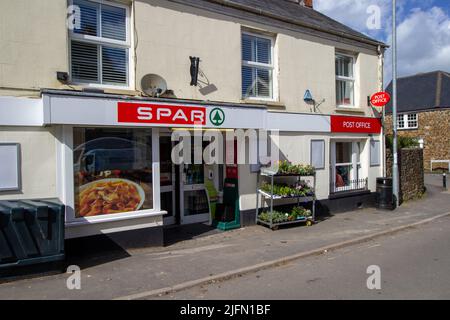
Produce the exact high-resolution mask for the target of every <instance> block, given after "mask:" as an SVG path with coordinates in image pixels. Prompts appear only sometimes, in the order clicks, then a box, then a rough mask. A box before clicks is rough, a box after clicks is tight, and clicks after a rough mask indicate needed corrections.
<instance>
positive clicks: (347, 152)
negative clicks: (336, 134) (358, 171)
mask: <svg viewBox="0 0 450 320" xmlns="http://www.w3.org/2000/svg"><path fill="white" fill-rule="evenodd" d="M351 162H352V143H351V142H336V163H337V164H339V163H351Z"/></svg>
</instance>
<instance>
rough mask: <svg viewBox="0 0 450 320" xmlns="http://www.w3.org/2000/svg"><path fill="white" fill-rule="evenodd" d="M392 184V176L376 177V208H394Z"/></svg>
mask: <svg viewBox="0 0 450 320" xmlns="http://www.w3.org/2000/svg"><path fill="white" fill-rule="evenodd" d="M392 186H393V183H392V178H377V194H376V200H375V203H376V206H377V208H379V209H386V210H394V209H395V201H394V195H393V188H392Z"/></svg>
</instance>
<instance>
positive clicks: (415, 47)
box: [314, 0, 450, 83]
mask: <svg viewBox="0 0 450 320" xmlns="http://www.w3.org/2000/svg"><path fill="white" fill-rule="evenodd" d="M314 6H315V9H316V10H318V11H320V12H322V13H324V14H326V15H327V16H330V17H332V18H334V19H336V20H338V21H340V22H342V23H344V24H346V25H348V26H350V27H352V28H353V29H355V30H358V31H360V32H362V33H364V34H367V35H369V36H371V37H373V38H376V39H378V40H381V41H383V42H385V43H387V44H388V45H391V35H392V32H391V31H392V1H391V0H338V1H337V0H314ZM397 7H398V9H397V10H398V16H397V23H398V71H399V76H400V77H401V76H407V75H412V74H416V73H420V72H428V71H434V70H444V71H447V72H450V0H397ZM373 8H376V10H379V12H380V18H381V19H380V22H381V23H380V28H378V29H377V28H375V29H373V28H369V27H368V25H367V21H368V19H369V18H370V17H371V13H373V12H374V11H373ZM368 10H369V13H368ZM371 21H374V20H371ZM391 55H392V52H391V50H388V51H387V52H386V60H385V63H386V68H385V83H387V82H389V81H390V80H391V79H392V72H391V61H392V59H391Z"/></svg>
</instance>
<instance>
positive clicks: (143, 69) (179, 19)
mask: <svg viewBox="0 0 450 320" xmlns="http://www.w3.org/2000/svg"><path fill="white" fill-rule="evenodd" d="M135 11H136V18H135V19H136V30H137V39H138V47H137V53H136V55H137V84H138V86H139V89H140V80H141V79H142V77H143V76H144V75H145V74H148V73H156V74H159V75H161V76H162V77H163V78H164V79H165V80H166V81H167V83H168V87H169V89H171V90H173V91H174V94H175V96H177V97H178V98H185V99H198V100H217V101H231V102H239V100H240V97H241V94H240V93H241V55H240V52H241V49H240V30H241V29H240V25H239V24H238V23H236V22H230V21H224V20H219V19H215V18H214V17H210V16H203V15H201V14H198V13H197V14H195V13H194V12H193V9H190V8H187V7H185V6H179V5H174V4H170V3H167V1H153V0H152V1H137V2H136V9H135ZM186 11H187V12H186ZM197 11H198V10H197ZM189 56H196V57H200V58H201V62H200V69H201V70H202V72H203V73H204V76H201V75H200V77H199V80H200V81H205V82H208V81H209V82H210V85H214V86H216V87H217V90H216V91H214V92H212V93H211V94H208V95H204V94H202V93H201V92H200V91H201V90H199V88H198V87H192V86H190V81H191V78H190V73H189V68H190V60H189ZM201 85H202V86H206V84H201Z"/></svg>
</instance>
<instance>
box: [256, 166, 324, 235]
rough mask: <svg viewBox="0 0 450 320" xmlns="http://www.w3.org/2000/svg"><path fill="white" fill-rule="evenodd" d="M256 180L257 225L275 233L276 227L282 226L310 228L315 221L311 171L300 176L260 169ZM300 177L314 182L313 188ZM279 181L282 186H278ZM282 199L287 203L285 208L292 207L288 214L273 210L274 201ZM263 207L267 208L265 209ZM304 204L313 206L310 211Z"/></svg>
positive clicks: (314, 200) (312, 175)
mask: <svg viewBox="0 0 450 320" xmlns="http://www.w3.org/2000/svg"><path fill="white" fill-rule="evenodd" d="M259 177H260V178H259V179H258V190H257V196H256V223H257V224H261V225H264V226H266V227H269V228H270V229H272V230H277V229H278V227H279V226H283V225H291V224H300V223H304V224H306V226H311V225H312V224H313V223H314V222H315V211H316V196H315V187H316V177H315V172H314V169H311V170H309V171H306V172H301V173H285V172H280V171H278V172H273V171H270V170H268V169H263V170H261V173H260V176H259ZM301 178H308V179H310V180H313V182H312V185H310V184H308V183H305V181H304V180H302V179H301ZM261 180H262V181H261ZM282 180H284V181H285V183H282V184H280V181H282ZM286 181H290V183H286ZM282 200H285V202H286V201H288V203H285V204H284V205H285V206H292V205H294V207H293V209H292V210H290V212H289V213H287V212H279V211H275V210H274V203H275V201H277V203H279V202H282ZM289 200H291V201H289ZM294 200H295V201H294ZM292 202H295V203H292ZM264 204H266V205H265V206H264ZM306 204H312V207H311V210H308V209H305V208H304V207H302V206H301V205H306ZM261 207H263V208H261ZM261 211H262V212H261Z"/></svg>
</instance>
